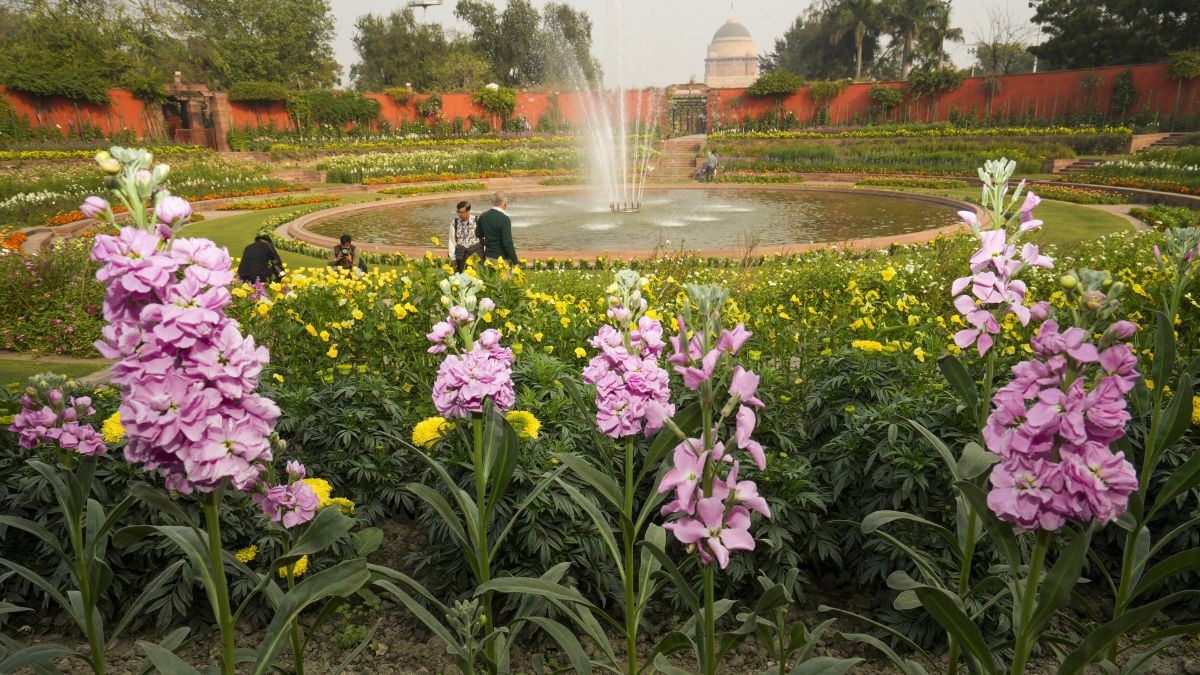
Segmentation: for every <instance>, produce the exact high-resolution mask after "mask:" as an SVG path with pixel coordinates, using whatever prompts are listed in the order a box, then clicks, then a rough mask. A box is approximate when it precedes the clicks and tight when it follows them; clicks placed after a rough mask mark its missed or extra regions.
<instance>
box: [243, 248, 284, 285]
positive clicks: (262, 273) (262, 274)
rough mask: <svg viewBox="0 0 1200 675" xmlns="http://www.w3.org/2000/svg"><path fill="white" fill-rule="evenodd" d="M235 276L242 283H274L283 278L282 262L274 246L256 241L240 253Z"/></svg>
mask: <svg viewBox="0 0 1200 675" xmlns="http://www.w3.org/2000/svg"><path fill="white" fill-rule="evenodd" d="M237 274H238V277H239V278H241V279H242V280H243V281H276V280H278V279H279V278H280V277H282V276H283V261H282V260H280V258H279V254H278V253H276V252H275V247H274V246H272V245H270V244H268V243H267V242H265V241H256V242H254V243H253V244H250V245H249V246H247V247H246V250H245V251H242V262H241V263H240V264H239V265H238V270H237Z"/></svg>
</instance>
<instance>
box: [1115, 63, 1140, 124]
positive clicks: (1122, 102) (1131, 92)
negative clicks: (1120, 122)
mask: <svg viewBox="0 0 1200 675" xmlns="http://www.w3.org/2000/svg"><path fill="white" fill-rule="evenodd" d="M1137 97H1138V90H1137V87H1135V86H1133V71H1132V70H1129V69H1126V70H1122V71H1121V72H1120V73H1119V74H1118V75H1117V76H1116V77H1114V78H1113V86H1112V95H1111V96H1110V97H1109V101H1110V102H1111V103H1112V107H1113V110H1115V111H1117V112H1119V113H1121V114H1125V112H1126V111H1128V110H1129V108H1130V106H1132V105H1133V104H1134V103H1135V102H1136V101H1137Z"/></svg>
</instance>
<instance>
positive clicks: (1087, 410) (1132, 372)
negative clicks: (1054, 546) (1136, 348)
mask: <svg viewBox="0 0 1200 675" xmlns="http://www.w3.org/2000/svg"><path fill="white" fill-rule="evenodd" d="M1136 330H1137V328H1136V326H1134V325H1133V324H1132V323H1130V322H1128V321H1120V322H1117V323H1115V324H1113V325H1112V326H1111V327H1110V328H1109V329H1108V331H1106V338H1108V339H1116V340H1124V339H1128V338H1129V337H1131V336H1132V335H1133V333H1134V332H1135V331H1136ZM1104 343H1105V341H1104V340H1102V341H1101V344H1102V345H1103V344H1104ZM1031 346H1032V347H1033V351H1034V358H1032V359H1030V360H1028V361H1022V362H1021V363H1018V364H1017V365H1015V366H1013V369H1012V370H1013V375H1014V376H1015V377H1014V379H1013V380H1012V381H1011V382H1009V383H1008V384H1006V385H1005V386H1004V387H1001V388H1000V389H999V390H998V391H997V392H996V394H995V396H994V397H993V398H992V405H993V409H992V414H991V415H990V416H989V417H988V421H987V426H985V427H984V430H983V438H984V442H985V443H986V444H987V448H988V450H990V451H992V452H993V453H995V454H996V455H998V456H999V457H1000V464H999V465H998V466H996V467H995V468H993V469H992V474H991V482H992V489H991V492H989V493H988V506H989V507H990V508H991V509H992V511H993V512H995V514H996V516H997V517H999V518H1000V519H1001V520H1004V521H1007V522H1010V523H1013V524H1015V525H1017V526H1018V527H1020V528H1022V529H1034V528H1041V529H1044V530H1055V529H1058V528H1059V527H1062V525H1063V523H1064V522H1066V521H1067V520H1068V519H1070V520H1076V521H1080V522H1087V521H1090V520H1092V519H1096V520H1099V521H1100V522H1102V523H1107V522H1110V521H1112V520H1113V519H1115V518H1117V517H1118V516H1120V515H1121V514H1122V513H1124V512H1125V509H1126V507H1127V503H1128V498H1129V494H1130V493H1132V492H1133V491H1134V490H1136V489H1137V487H1138V481H1137V475H1136V473H1135V472H1134V469H1133V465H1131V464H1130V463H1129V462H1128V461H1127V460H1126V459H1125V456H1124V454H1123V453H1121V452H1117V453H1113V452H1112V451H1111V450H1110V449H1109V446H1110V445H1111V444H1112V442H1113V441H1115V440H1117V439H1118V438H1120V437H1121V436H1123V435H1124V434H1125V425H1126V423H1128V422H1129V419H1130V415H1129V412H1128V411H1127V410H1126V401H1125V395H1126V393H1128V392H1129V390H1130V389H1132V388H1133V385H1134V383H1135V382H1136V381H1137V378H1138V377H1139V375H1138V372H1137V370H1136V368H1137V357H1136V356H1134V354H1133V350H1132V348H1131V347H1130V346H1129V345H1127V344H1122V343H1116V344H1112V345H1111V346H1108V347H1107V348H1105V349H1104V350H1103V351H1101V350H1099V349H1098V348H1097V347H1096V345H1094V344H1092V342H1091V341H1090V336H1089V335H1088V332H1087V331H1085V330H1084V329H1082V328H1079V327H1071V328H1068V329H1066V330H1060V329H1059V325H1058V323H1057V322H1055V321H1053V320H1050V321H1046V322H1045V323H1044V324H1043V325H1042V327H1041V330H1040V331H1039V333H1038V334H1037V336H1035V337H1034V338H1033V340H1032V341H1031ZM1089 377H1090V378H1091V379H1090V382H1089ZM1089 384H1090V386H1089Z"/></svg>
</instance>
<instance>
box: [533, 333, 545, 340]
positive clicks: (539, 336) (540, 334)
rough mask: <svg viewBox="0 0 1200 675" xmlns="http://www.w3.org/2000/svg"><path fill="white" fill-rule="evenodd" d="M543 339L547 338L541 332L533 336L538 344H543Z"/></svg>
mask: <svg viewBox="0 0 1200 675" xmlns="http://www.w3.org/2000/svg"><path fill="white" fill-rule="evenodd" d="M543 337H545V336H543V335H542V333H541V331H538V332H537V333H534V334H533V339H534V340H535V341H537V342H541V341H542V338H543Z"/></svg>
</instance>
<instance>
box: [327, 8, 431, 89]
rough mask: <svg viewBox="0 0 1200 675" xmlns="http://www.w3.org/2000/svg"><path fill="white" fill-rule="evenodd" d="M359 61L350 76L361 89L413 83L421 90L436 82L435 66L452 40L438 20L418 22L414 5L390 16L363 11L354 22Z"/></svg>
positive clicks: (351, 70)
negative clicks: (425, 22) (429, 22)
mask: <svg viewBox="0 0 1200 675" xmlns="http://www.w3.org/2000/svg"><path fill="white" fill-rule="evenodd" d="M354 49H355V51H357V52H358V58H359V62H358V63H356V64H354V65H353V66H351V67H350V78H351V79H352V80H353V81H354V86H355V87H356V88H358V89H360V90H364V91H365V90H371V91H382V90H384V89H386V88H388V87H399V86H403V85H404V84H405V83H411V84H412V85H413V87H415V88H416V89H418V90H421V91H428V90H429V89H431V88H432V87H434V86H435V74H434V70H435V69H436V68H437V67H438V65H439V64H442V63H444V62H445V61H446V59H447V57H448V56H449V54H450V44H449V41H448V40H447V39H446V35H445V34H444V33H443V32H442V27H441V25H439V24H421V23H418V22H417V20H416V18H415V16H414V15H413V11H412V10H411V9H403V10H397V11H394V12H392V13H391V14H388V15H387V16H377V15H375V14H364V15H363V16H360V17H358V20H357V21H355V22H354Z"/></svg>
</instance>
